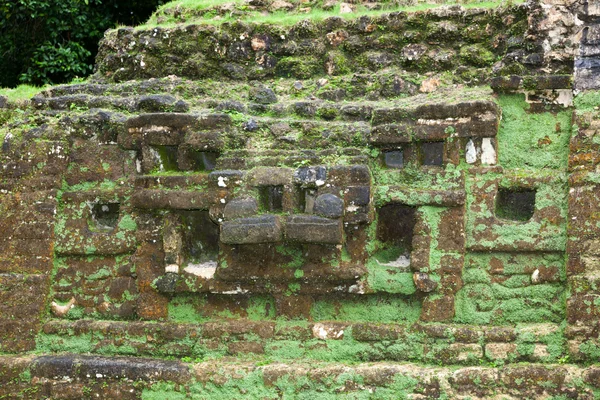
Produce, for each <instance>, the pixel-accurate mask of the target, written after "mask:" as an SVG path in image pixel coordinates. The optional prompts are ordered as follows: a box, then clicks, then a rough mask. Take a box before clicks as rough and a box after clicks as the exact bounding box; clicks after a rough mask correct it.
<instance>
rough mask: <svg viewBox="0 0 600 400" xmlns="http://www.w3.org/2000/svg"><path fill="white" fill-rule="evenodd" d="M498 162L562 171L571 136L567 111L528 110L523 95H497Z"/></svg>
mask: <svg viewBox="0 0 600 400" xmlns="http://www.w3.org/2000/svg"><path fill="white" fill-rule="evenodd" d="M498 102H499V104H500V106H501V107H502V121H501V122H500V128H499V130H498V136H497V138H498V163H499V164H500V165H502V166H503V167H504V168H525V169H529V168H532V169H541V168H552V169H559V170H565V169H566V167H567V158H568V154H569V140H570V138H571V112H570V111H568V110H566V111H560V112H558V113H556V114H552V113H549V112H546V113H536V114H533V113H528V112H527V110H528V109H529V105H528V104H527V102H525V97H524V95H501V96H499V97H498Z"/></svg>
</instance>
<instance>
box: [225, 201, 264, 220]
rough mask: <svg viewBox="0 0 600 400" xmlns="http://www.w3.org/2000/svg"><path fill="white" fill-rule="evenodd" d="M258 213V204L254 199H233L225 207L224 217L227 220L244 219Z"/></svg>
mask: <svg viewBox="0 0 600 400" xmlns="http://www.w3.org/2000/svg"><path fill="white" fill-rule="evenodd" d="M257 211H258V204H257V203H256V200H255V199H253V198H242V199H233V200H231V201H230V202H229V203H227V204H226V205H225V209H224V210H223V217H224V218H225V220H232V219H237V218H244V217H249V216H252V215H255V214H256V213H257Z"/></svg>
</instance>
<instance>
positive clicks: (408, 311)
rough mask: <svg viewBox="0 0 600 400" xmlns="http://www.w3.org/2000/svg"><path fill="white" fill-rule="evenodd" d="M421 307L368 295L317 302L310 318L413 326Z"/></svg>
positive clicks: (413, 301) (409, 301)
mask: <svg viewBox="0 0 600 400" xmlns="http://www.w3.org/2000/svg"><path fill="white" fill-rule="evenodd" d="M420 314H421V304H420V302H419V301H417V299H412V298H402V297H397V296H391V295H368V296H361V297H360V298H346V299H339V300H317V301H315V303H314V305H313V307H312V308H311V312H310V315H311V317H312V318H313V320H315V321H351V322H381V323H406V324H411V323H413V322H416V321H417V320H418V319H419V316H420Z"/></svg>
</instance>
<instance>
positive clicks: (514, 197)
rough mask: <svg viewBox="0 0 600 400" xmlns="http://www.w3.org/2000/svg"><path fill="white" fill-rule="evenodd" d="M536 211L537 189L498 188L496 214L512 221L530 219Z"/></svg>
mask: <svg viewBox="0 0 600 400" xmlns="http://www.w3.org/2000/svg"><path fill="white" fill-rule="evenodd" d="M534 211H535V190H532V189H498V194H497V195H496V216H497V217H499V218H504V219H509V220H512V221H529V220H530V219H531V217H533V213H534Z"/></svg>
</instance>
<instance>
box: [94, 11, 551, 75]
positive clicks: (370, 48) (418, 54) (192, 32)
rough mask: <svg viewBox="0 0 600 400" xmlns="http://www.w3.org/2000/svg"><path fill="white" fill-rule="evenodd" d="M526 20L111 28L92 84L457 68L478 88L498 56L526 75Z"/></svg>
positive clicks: (438, 15)
mask: <svg viewBox="0 0 600 400" xmlns="http://www.w3.org/2000/svg"><path fill="white" fill-rule="evenodd" d="M526 20H527V9H526V8H525V7H524V6H523V5H516V6H506V7H500V8H496V9H491V10H488V9H482V8H480V9H466V8H463V7H460V6H458V7H453V8H448V7H444V8H435V9H431V10H427V11H421V12H414V13H412V12H411V13H406V12H398V13H390V14H382V15H378V16H377V15H376V16H364V17H362V18H356V19H351V20H345V19H343V18H340V17H338V16H332V17H330V18H326V19H325V20H322V21H319V20H315V21H311V20H310V19H306V20H304V21H299V22H298V23H296V24H295V25H293V26H277V27H275V26H274V25H271V24H268V23H264V24H255V23H245V22H243V21H236V22H235V23H225V24H221V25H220V26H216V25H214V24H187V23H186V24H180V25H176V26H169V25H165V26H161V25H157V26H155V27H153V26H146V27H142V28H140V29H133V28H120V29H117V30H114V31H110V32H108V33H107V34H106V35H105V37H104V39H103V41H102V42H101V45H100V50H99V54H98V57H97V67H98V73H97V75H96V76H97V78H98V79H105V80H109V81H112V82H122V81H126V80H130V79H144V78H152V77H154V78H157V77H165V76H169V75H176V76H180V77H186V78H193V79H198V78H200V79H204V78H209V79H217V80H222V79H223V78H225V79H233V80H236V81H246V80H262V79H265V78H272V77H294V78H297V79H307V78H310V77H315V76H325V75H329V76H335V75H344V74H347V73H349V72H358V71H360V70H367V71H381V70H383V69H385V68H387V67H390V66H401V67H402V68H403V69H406V70H409V71H413V72H419V73H422V74H424V73H428V72H444V71H451V70H453V69H454V68H455V66H457V65H464V68H463V69H462V70H461V71H459V73H458V75H461V76H462V81H470V80H478V79H481V78H483V79H485V78H487V77H488V76H490V74H491V73H492V71H491V67H492V65H494V63H496V62H497V61H498V60H501V59H503V57H504V56H505V55H507V56H508V55H510V57H506V58H505V60H504V63H503V64H502V65H499V67H500V68H498V69H499V70H500V72H502V70H503V69H507V70H510V71H513V70H516V69H518V68H522V69H524V70H528V69H531V67H532V66H533V67H535V65H531V64H532V63H526V61H527V60H526V58H527V57H528V56H529V55H528V54H527V52H526V51H525V50H524V49H523V48H525V47H526V45H527V44H528V40H529V39H528V38H527V37H525V30H526V27H527V24H526ZM379 27H383V28H381V29H380V28H379ZM488 38H493V39H492V40H491V41H489V40H488ZM490 43H493V45H491V44H490ZM398 49H399V50H398ZM521 53H522V54H521ZM538 56H539V55H538ZM538 58H539V57H538ZM515 65H516V66H515Z"/></svg>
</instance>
